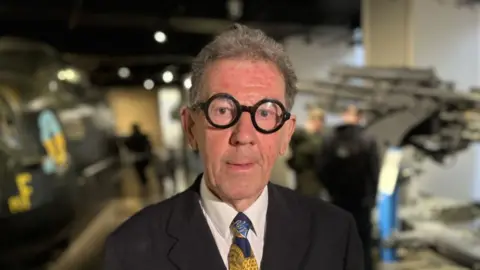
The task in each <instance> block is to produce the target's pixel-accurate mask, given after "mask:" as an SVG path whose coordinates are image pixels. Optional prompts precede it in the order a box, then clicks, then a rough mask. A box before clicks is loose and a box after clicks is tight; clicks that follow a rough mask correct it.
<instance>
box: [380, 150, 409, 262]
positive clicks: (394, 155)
mask: <svg viewBox="0 0 480 270" xmlns="http://www.w3.org/2000/svg"><path fill="white" fill-rule="evenodd" d="M402 157H403V152H402V150H401V149H400V148H390V149H388V150H387V152H386V154H385V158H384V163H383V166H382V170H381V172H380V179H379V196H378V201H377V211H378V229H379V231H380V245H381V246H380V257H381V260H382V262H383V263H386V264H388V263H393V262H396V261H397V254H396V249H395V248H392V247H386V246H383V244H382V243H385V241H387V240H388V239H390V238H391V236H392V234H393V233H394V232H395V231H396V230H397V229H398V218H397V211H398V199H399V198H398V197H399V196H398V177H399V172H400V163H401V159H402Z"/></svg>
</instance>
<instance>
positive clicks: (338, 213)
mask: <svg viewBox="0 0 480 270" xmlns="http://www.w3.org/2000/svg"><path fill="white" fill-rule="evenodd" d="M271 185H272V186H273V187H274V188H275V190H277V191H278V192H279V193H281V194H282V197H283V198H285V200H286V201H287V204H288V205H289V206H290V207H292V208H293V210H294V211H298V212H302V213H304V214H306V215H308V216H310V217H312V219H313V220H312V222H314V223H315V222H319V221H321V222H322V223H324V224H327V223H331V224H341V223H348V222H350V221H351V218H352V217H351V215H350V214H349V213H348V212H346V211H345V210H343V209H341V208H339V207H337V206H335V205H333V204H331V203H329V202H326V201H324V200H322V199H317V198H311V197H307V196H304V195H302V194H300V193H298V192H297V191H294V190H292V189H289V188H286V187H282V186H279V185H276V184H271Z"/></svg>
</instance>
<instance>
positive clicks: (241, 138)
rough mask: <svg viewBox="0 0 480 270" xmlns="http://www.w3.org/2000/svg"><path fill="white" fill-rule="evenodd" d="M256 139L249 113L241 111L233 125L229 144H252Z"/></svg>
mask: <svg viewBox="0 0 480 270" xmlns="http://www.w3.org/2000/svg"><path fill="white" fill-rule="evenodd" d="M255 140H256V130H255V127H254V126H253V123H252V120H251V118H250V114H248V113H243V114H242V116H241V117H240V120H238V123H237V124H236V125H235V126H233V133H232V137H231V144H233V145H242V144H254V143H255Z"/></svg>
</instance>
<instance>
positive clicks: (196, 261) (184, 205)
mask: <svg viewBox="0 0 480 270" xmlns="http://www.w3.org/2000/svg"><path fill="white" fill-rule="evenodd" d="M200 181H201V175H200V176H199V177H198V178H197V180H196V181H195V183H194V184H193V185H192V186H191V187H190V188H189V189H188V190H187V191H185V192H184V193H183V194H182V195H179V196H183V197H184V198H180V197H179V198H177V199H178V200H179V203H178V204H176V206H175V209H173V211H172V215H171V218H170V220H169V222H168V227H167V232H168V233H169V234H170V236H171V237H172V238H173V239H174V241H175V242H174V244H173V246H172V248H171V249H170V253H169V258H170V260H171V262H172V263H173V264H174V265H175V266H177V268H178V269H180V270H197V269H209V270H210V269H211V270H225V265H224V263H223V260H222V259H221V256H220V253H219V251H218V248H217V245H216V244H215V240H214V238H213V235H212V233H211V231H210V228H209V227H208V223H207V221H206V219H205V216H204V215H203V212H202V209H201V207H200V204H199V199H200V195H199V194H200Z"/></svg>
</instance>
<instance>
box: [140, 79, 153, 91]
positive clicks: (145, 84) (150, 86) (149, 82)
mask: <svg viewBox="0 0 480 270" xmlns="http://www.w3.org/2000/svg"><path fill="white" fill-rule="evenodd" d="M143 87H145V89H147V90H152V89H153V87H155V83H154V82H153V80H151V79H146V80H145V81H144V82H143Z"/></svg>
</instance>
